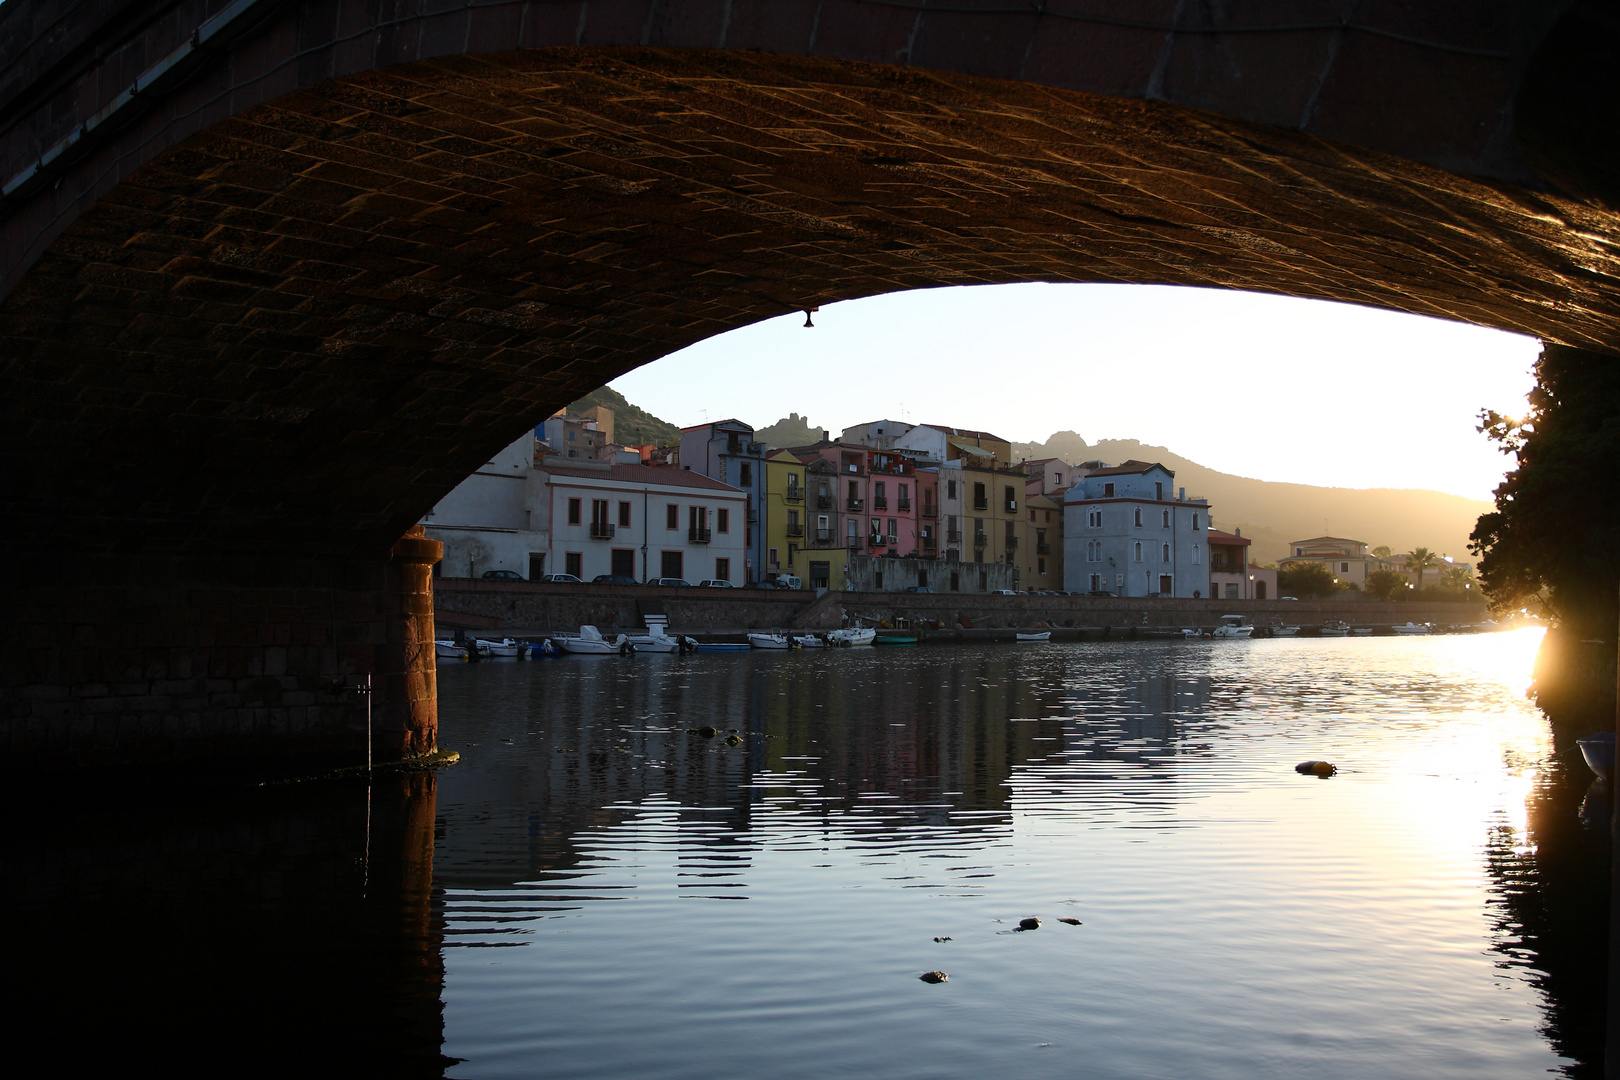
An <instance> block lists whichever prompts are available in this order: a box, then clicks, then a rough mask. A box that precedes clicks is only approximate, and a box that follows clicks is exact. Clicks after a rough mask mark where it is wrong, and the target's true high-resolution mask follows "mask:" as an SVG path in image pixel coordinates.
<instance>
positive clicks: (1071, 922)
mask: <svg viewBox="0 0 1620 1080" xmlns="http://www.w3.org/2000/svg"><path fill="white" fill-rule="evenodd" d="M1058 922H1060V923H1068V924H1069V925H1070V926H1079V925H1080V920H1079V919H1071V918H1068V917H1067V916H1065V917H1063V918H1061V919H1059V920H1058Z"/></svg>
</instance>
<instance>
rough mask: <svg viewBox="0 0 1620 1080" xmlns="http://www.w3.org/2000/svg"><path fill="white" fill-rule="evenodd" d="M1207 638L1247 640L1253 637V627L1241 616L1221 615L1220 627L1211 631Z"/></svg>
mask: <svg viewBox="0 0 1620 1080" xmlns="http://www.w3.org/2000/svg"><path fill="white" fill-rule="evenodd" d="M1209 636H1210V637H1216V638H1249V637H1253V636H1254V626H1253V624H1251V623H1250V622H1249V621H1248V619H1246V618H1244V617H1243V616H1242V615H1222V616H1221V625H1219V626H1217V627H1216V628H1215V629H1213V630H1211V631H1210V632H1209Z"/></svg>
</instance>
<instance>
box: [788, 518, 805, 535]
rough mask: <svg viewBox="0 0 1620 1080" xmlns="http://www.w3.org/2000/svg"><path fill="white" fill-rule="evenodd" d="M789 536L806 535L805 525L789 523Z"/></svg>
mask: <svg viewBox="0 0 1620 1080" xmlns="http://www.w3.org/2000/svg"><path fill="white" fill-rule="evenodd" d="M787 534H788V535H789V536H803V535H804V526H803V525H795V524H793V523H792V522H791V521H790V522H788V527H787Z"/></svg>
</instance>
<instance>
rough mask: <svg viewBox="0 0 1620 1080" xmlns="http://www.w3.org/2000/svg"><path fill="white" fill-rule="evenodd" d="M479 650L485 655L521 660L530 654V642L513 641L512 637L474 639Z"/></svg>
mask: <svg viewBox="0 0 1620 1080" xmlns="http://www.w3.org/2000/svg"><path fill="white" fill-rule="evenodd" d="M474 644H475V645H477V646H478V651H479V653H480V654H482V655H484V656H491V657H494V656H499V657H504V658H506V659H512V660H521V659H523V658H524V657H525V656H528V655H529V645H528V642H524V641H513V640H512V639H511V638H502V639H501V640H500V641H491V640H486V639H485V638H478V639H477V640H475V641H474Z"/></svg>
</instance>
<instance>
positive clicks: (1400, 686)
mask: <svg viewBox="0 0 1620 1080" xmlns="http://www.w3.org/2000/svg"><path fill="white" fill-rule="evenodd" d="M1537 640H1538V638H1537V634H1536V632H1535V631H1516V632H1512V633H1504V634H1494V635H1485V636H1477V637H1435V638H1424V639H1413V638H1368V639H1340V640H1332V639H1317V640H1267V641H1253V642H1233V641H1218V642H1186V643H1183V642H1163V643H1153V642H1148V643H1115V644H1108V643H1077V644H1073V645H1040V646H1030V645H1025V646H1017V645H1011V644H1008V645H984V646H940V647H923V648H910V649H859V650H840V651H836V652H816V651H806V652H798V653H757V652H756V653H747V654H699V655H696V656H688V657H645V656H642V657H636V658H634V659H623V658H619V657H603V658H579V657H568V658H563V659H558V660H549V661H543V662H523V663H484V664H475V665H453V666H447V667H445V668H443V669H441V671H440V682H439V685H440V722H441V742H442V743H443V744H444V745H446V746H449V747H452V748H455V749H458V750H460V751H461V753H462V760H461V762H460V763H459V764H458V765H456V766H454V767H452V768H449V769H446V770H443V771H441V772H440V773H438V774H437V775H436V776H433V775H429V776H418V777H411V778H405V779H399V778H390V779H384V780H379V781H378V782H377V783H376V784H375V785H373V787H372V789H371V790H370V791H369V805H368V803H367V798H368V792H367V790H366V788H365V785H364V784H352V783H342V784H339V783H325V784H314V785H294V786H291V787H283V788H276V789H263V790H261V791H258V792H255V793H238V794H234V795H229V796H226V795H212V796H208V797H207V798H206V799H203V800H201V802H200V804H199V802H198V801H197V800H192V799H168V800H165V799H163V798H161V797H157V798H154V799H152V800H150V801H148V802H143V803H141V804H140V807H139V809H138V810H137V811H136V812H135V813H133V814H130V813H122V814H120V813H106V812H104V811H97V812H96V814H95V815H71V814H61V813H53V814H51V815H49V817H48V819H47V817H46V816H45V815H36V818H37V819H38V820H33V821H31V823H30V825H29V827H27V828H25V829H23V830H21V832H22V833H23V834H24V835H21V836H18V835H16V834H15V832H16V831H14V836H13V839H12V840H10V841H9V842H8V846H7V854H8V858H7V863H8V877H10V878H12V879H13V886H12V887H10V888H8V893H9V894H10V897H11V899H10V903H11V904H12V905H14V906H15V908H16V911H15V912H14V918H13V920H12V921H13V925H14V927H17V928H19V929H21V930H23V931H24V932H23V933H22V934H21V935H20V937H21V938H22V939H23V944H22V945H21V947H20V952H19V953H18V958H17V959H16V960H15V961H14V964H13V971H14V973H15V974H17V975H19V976H20V977H21V979H22V980H24V981H25V982H26V984H27V985H31V986H36V987H38V988H39V990H40V996H39V998H38V999H37V1000H35V1001H34V1002H32V1003H31V1004H30V1006H29V1007H28V1008H27V1009H26V1010H25V1011H24V1014H23V1016H22V1017H21V1024H20V1027H21V1029H22V1030H25V1031H32V1032H33V1033H34V1034H33V1036H32V1039H31V1040H29V1044H30V1045H35V1044H50V1045H53V1046H54V1047H55V1050H54V1053H53V1055H51V1056H48V1057H47V1058H46V1059H45V1060H50V1061H56V1062H61V1061H71V1060H75V1059H88V1057H90V1056H95V1055H96V1054H97V1053H103V1054H106V1053H111V1054H112V1056H116V1052H117V1051H118V1049H119V1048H121V1047H122V1048H126V1051H127V1048H128V1047H130V1046H132V1045H133V1046H135V1047H138V1050H136V1051H134V1052H135V1053H137V1054H138V1056H140V1057H144V1058H148V1059H150V1060H152V1061H154V1062H157V1063H159V1064H163V1065H167V1066H168V1068H169V1071H170V1072H171V1073H187V1072H190V1071H192V1070H193V1067H195V1069H196V1071H199V1072H200V1071H213V1067H214V1066H217V1065H219V1064H220V1063H222V1062H230V1063H231V1064H232V1066H233V1067H234V1068H235V1070H236V1071H237V1072H239V1073H244V1072H256V1071H263V1072H279V1073H280V1074H282V1075H285V1074H286V1073H285V1070H286V1069H287V1068H288V1067H289V1063H291V1065H292V1066H293V1068H294V1071H296V1072H302V1073H307V1074H310V1075H314V1074H318V1073H322V1072H326V1071H328V1070H332V1071H337V1070H340V1069H342V1070H353V1069H356V1068H367V1069H369V1070H370V1071H372V1072H373V1073H374V1074H376V1075H399V1076H405V1075H440V1074H442V1075H446V1076H450V1077H478V1078H485V1077H623V1076H632V1075H633V1076H636V1077H641V1078H663V1077H670V1078H674V1077H694V1078H697V1077H703V1078H713V1077H755V1076H765V1075H769V1076H773V1077H806V1078H808V1077H825V1076H830V1075H849V1076H862V1077H919V1078H921V1077H974V1078H979V1077H984V1076H990V1075H1006V1076H1018V1077H1034V1078H1039V1077H1063V1078H1076V1077H1099V1078H1101V1077H1110V1078H1113V1077H1176V1078H1184V1077H1208V1078H1224V1077H1233V1078H1237V1077H1289V1078H1293V1077H1345V1078H1352V1077H1354V1078H1362V1077H1368V1076H1375V1075H1384V1076H1422V1077H1425V1078H1434V1077H1450V1076H1455V1077H1470V1078H1477V1077H1485V1076H1491V1077H1496V1076H1500V1077H1520V1076H1528V1075H1531V1074H1535V1073H1545V1072H1547V1071H1552V1072H1554V1073H1565V1074H1568V1075H1573V1076H1588V1075H1596V1071H1595V1065H1596V1062H1597V1055H1598V1053H1599V1051H1600V1047H1601V1041H1602V1015H1603V979H1604V970H1605V958H1606V930H1605V923H1606V918H1607V914H1606V912H1607V907H1606V905H1607V892H1606V890H1607V836H1606V833H1605V832H1603V831H1602V829H1601V828H1599V827H1595V826H1593V825H1590V824H1586V823H1583V820H1582V809H1583V800H1587V801H1586V803H1585V810H1586V813H1587V816H1588V817H1592V818H1595V817H1599V816H1601V814H1602V813H1603V812H1604V811H1603V810H1601V809H1600V808H1597V807H1596V803H1595V798H1596V794H1592V795H1589V792H1588V787H1589V784H1590V780H1591V778H1590V776H1589V775H1587V774H1586V772H1585V767H1584V765H1583V764H1582V763H1581V761H1580V758H1579V755H1578V752H1576V751H1575V750H1574V748H1573V747H1572V746H1565V745H1563V737H1561V738H1560V740H1559V741H1558V742H1557V743H1555V740H1554V738H1553V735H1552V732H1551V730H1550V728H1549V726H1548V724H1547V721H1546V720H1545V719H1544V718H1543V717H1542V716H1541V715H1540V713H1538V712H1537V711H1536V710H1535V709H1534V708H1533V707H1532V706H1531V705H1530V704H1529V703H1528V702H1527V701H1526V700H1525V697H1524V689H1525V685H1526V683H1527V681H1528V677H1529V672H1530V664H1531V661H1532V659H1533V655H1534V650H1535V647H1536V644H1537ZM705 726H713V727H714V728H716V729H719V730H720V732H721V734H720V735H719V736H717V737H705V736H704V735H703V734H701V733H699V732H697V731H694V730H692V729H699V728H702V727H705ZM733 731H734V732H735V737H733V738H730V739H728V738H727V735H728V734H730V733H731V732H733ZM1306 759H1329V760H1332V761H1333V762H1335V763H1336V764H1337V766H1338V769H1339V771H1338V774H1337V775H1336V776H1334V777H1332V778H1331V779H1326V780H1321V779H1316V778H1314V777H1309V776H1302V775H1299V774H1298V773H1296V772H1295V771H1294V768H1293V767H1294V765H1295V764H1296V763H1298V762H1300V761H1302V760H1306ZM1031 917H1033V918H1039V919H1040V920H1041V925H1040V927H1039V928H1038V929H1035V930H1028V931H1021V930H1018V929H1017V927H1018V924H1019V921H1020V920H1021V919H1025V918H1031ZM1062 919H1073V920H1078V922H1079V925H1072V924H1069V923H1065V922H1062V921H1060V920H1062ZM930 970H938V971H943V972H946V973H948V974H949V980H948V981H947V982H944V983H938V984H930V983H926V982H923V981H921V980H920V979H919V978H918V976H919V975H921V974H922V973H924V972H926V971H930ZM85 1016H95V1017H99V1018H100V1019H99V1020H98V1022H97V1023H96V1024H93V1025H90V1029H89V1030H90V1031H91V1034H90V1035H89V1036H84V1035H81V1036H79V1037H78V1038H77V1039H75V1038H74V1037H73V1036H72V1035H71V1034H69V1032H70V1031H72V1030H76V1028H75V1024H76V1022H77V1021H78V1020H80V1019H83V1018H84V1017H85ZM441 1040H442V1041H441ZM109 1048H111V1050H110V1051H109Z"/></svg>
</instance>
